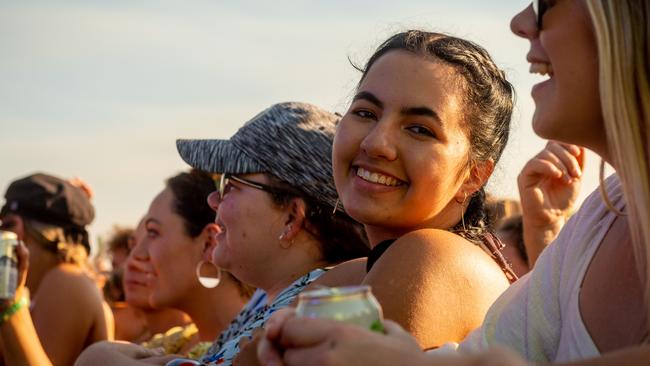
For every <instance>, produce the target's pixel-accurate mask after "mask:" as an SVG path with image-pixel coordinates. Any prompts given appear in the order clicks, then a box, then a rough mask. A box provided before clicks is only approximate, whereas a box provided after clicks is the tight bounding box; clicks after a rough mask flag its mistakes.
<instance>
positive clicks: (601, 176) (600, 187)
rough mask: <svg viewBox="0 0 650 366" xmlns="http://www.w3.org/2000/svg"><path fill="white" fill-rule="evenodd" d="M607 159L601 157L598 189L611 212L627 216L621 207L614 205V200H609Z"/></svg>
mask: <svg viewBox="0 0 650 366" xmlns="http://www.w3.org/2000/svg"><path fill="white" fill-rule="evenodd" d="M604 176H605V160H603V159H602V158H601V159H600V170H599V172H598V191H599V192H600V197H602V199H603V201H604V202H605V206H607V209H608V210H609V211H611V212H613V213H614V214H615V215H616V216H619V217H620V216H625V213H623V212H621V211H620V210H619V209H617V208H616V207H614V205H613V204H612V201H610V200H609V195H607V191H606V190H605V178H604Z"/></svg>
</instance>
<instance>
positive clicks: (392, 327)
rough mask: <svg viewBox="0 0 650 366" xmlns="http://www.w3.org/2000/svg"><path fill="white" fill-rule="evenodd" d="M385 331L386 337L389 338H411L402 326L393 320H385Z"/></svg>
mask: <svg viewBox="0 0 650 366" xmlns="http://www.w3.org/2000/svg"><path fill="white" fill-rule="evenodd" d="M384 331H385V332H386V335H389V336H393V337H407V338H411V335H410V334H409V332H407V331H406V330H404V328H402V326H401V325H399V324H397V323H395V322H394V321H392V320H384Z"/></svg>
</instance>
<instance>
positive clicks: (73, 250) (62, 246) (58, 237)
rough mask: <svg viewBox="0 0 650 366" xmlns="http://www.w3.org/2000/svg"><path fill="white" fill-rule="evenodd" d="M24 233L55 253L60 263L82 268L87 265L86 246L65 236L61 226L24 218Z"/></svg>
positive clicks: (85, 267)
mask: <svg viewBox="0 0 650 366" xmlns="http://www.w3.org/2000/svg"><path fill="white" fill-rule="evenodd" d="M24 223H25V229H26V234H27V235H28V236H30V237H31V239H32V240H34V241H35V242H37V243H38V244H39V245H41V246H43V247H44V248H46V249H47V250H49V251H51V252H53V253H55V254H56V256H57V259H58V260H59V262H61V263H72V264H76V265H78V266H80V267H82V268H84V269H87V266H88V254H87V253H86V248H84V246H83V245H82V244H80V243H72V242H70V240H68V239H67V238H66V235H65V233H64V231H63V229H62V228H60V227H58V226H55V225H49V224H45V223H43V222H40V221H36V220H31V219H30V220H24Z"/></svg>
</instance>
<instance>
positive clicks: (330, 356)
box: [260, 0, 650, 365]
mask: <svg viewBox="0 0 650 366" xmlns="http://www.w3.org/2000/svg"><path fill="white" fill-rule="evenodd" d="M648 24H650V4H649V3H648V1H647V0H563V1H544V0H535V1H534V2H533V4H532V5H531V6H529V7H527V8H526V9H525V10H524V11H522V12H521V13H519V14H518V15H517V16H515V17H514V19H513V20H512V24H511V27H512V30H513V32H514V33H515V34H516V35H518V36H521V37H523V38H526V39H527V40H529V41H530V45H531V48H530V52H529V53H528V60H529V62H530V63H531V71H532V72H533V73H540V74H542V75H547V76H548V79H547V80H546V81H544V82H542V83H540V84H538V85H536V86H535V87H534V88H533V92H532V95H533V99H534V100H535V103H536V111H535V115H534V117H533V128H534V129H535V132H536V133H537V134H538V135H540V136H542V137H544V138H549V139H555V140H559V141H562V142H565V143H573V144H579V145H582V146H585V147H587V148H589V149H591V150H593V151H594V152H596V153H597V154H598V155H600V156H601V158H602V159H603V160H604V161H606V162H608V163H610V164H611V165H612V166H613V167H614V168H615V170H616V174H615V175H613V176H612V177H610V178H608V179H607V180H604V181H603V182H602V183H601V188H600V191H599V192H594V193H593V194H592V195H591V196H590V197H589V198H588V199H587V200H586V201H585V203H584V204H583V206H582V207H581V209H580V210H579V211H578V212H577V213H576V214H575V215H574V216H573V217H572V218H571V219H570V220H569V222H568V223H567V224H566V226H565V227H564V228H563V229H562V231H561V232H560V234H559V236H558V238H557V239H556V240H555V242H554V243H553V244H551V245H550V246H549V247H548V248H547V249H546V250H545V251H544V252H543V253H542V254H541V256H540V257H539V259H538V261H537V264H536V266H535V268H534V269H533V271H532V272H531V274H530V275H528V276H526V277H524V278H522V279H520V280H519V281H518V282H516V283H515V284H514V285H512V286H511V287H510V288H509V289H508V290H506V292H505V293H504V294H503V295H502V296H501V297H500V298H499V299H498V300H497V301H496V303H495V304H494V305H493V306H492V307H491V308H490V310H489V312H488V314H487V316H486V318H485V321H484V323H483V325H482V327H481V328H479V329H478V330H476V331H475V332H473V333H472V335H470V337H469V338H468V339H466V340H465V341H464V342H462V343H461V344H460V346H459V350H460V352H461V353H472V354H474V356H469V357H466V358H459V357H453V358H448V359H447V358H440V356H438V355H435V356H434V355H430V354H425V353H422V352H420V351H419V348H418V347H417V346H416V344H415V342H413V340H412V339H410V337H409V336H408V335H406V333H405V332H404V331H403V330H401V329H400V328H399V327H396V326H394V324H393V323H388V324H387V328H388V330H389V336H384V335H380V334H373V333H370V332H367V331H362V330H360V329H357V328H353V327H345V326H343V325H340V324H337V323H335V322H327V321H316V320H310V321H306V320H303V319H295V318H289V319H288V320H287V317H288V315H289V314H287V313H284V314H282V315H280V316H276V317H275V318H274V319H271V320H270V321H269V323H268V326H267V329H268V330H267V341H266V342H263V343H262V347H260V355H261V356H262V357H261V358H262V360H263V361H264V363H266V364H270V363H272V362H275V364H279V363H281V362H284V363H285V364H289V365H291V364H307V363H306V361H307V360H309V364H323V363H325V362H323V361H324V360H327V361H328V362H327V363H328V364H345V363H346V362H348V363H349V362H350V360H354V362H355V364H373V365H376V364H386V365H388V364H395V363H396V362H397V363H398V364H410V365H417V364H426V365H476V364H499V365H519V364H525V363H526V362H532V363H564V364H570V365H611V364H627V365H648V363H649V361H650V345H649V344H648V330H649V328H650V322H649V319H650V314H649V313H650V303H649V302H648V299H649V298H650V297H649V295H650V271H649V270H648V265H649V264H650V67H649V65H650V54H649V53H648V51H647V50H648V43H649V41H650V40H649V39H648V36H649V34H650V33H649V32H648ZM431 326H432V327H433V326H435V324H431ZM270 341H272V342H273V344H283V345H291V347H290V349H289V350H288V351H286V352H285V353H284V357H283V358H282V359H281V358H280V357H279V356H278V354H277V353H275V352H273V348H272V347H271V344H272V343H271V342H270ZM324 345H328V346H329V347H327V348H325V347H323V346H324ZM499 347H504V348H509V349H510V351H504V350H503V349H504V348H501V349H499ZM316 351H320V352H316ZM479 351H484V353H480V352H479ZM512 351H514V353H512ZM477 352H479V353H477ZM352 357H354V358H352Z"/></svg>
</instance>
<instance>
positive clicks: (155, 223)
mask: <svg viewBox="0 0 650 366" xmlns="http://www.w3.org/2000/svg"><path fill="white" fill-rule="evenodd" d="M174 199H175V198H174V194H173V192H172V191H171V189H169V188H166V189H165V190H163V191H162V192H161V193H160V194H159V195H158V196H157V197H156V198H154V200H153V201H152V202H151V205H150V206H149V212H147V214H146V216H145V218H144V228H145V233H146V235H145V236H144V238H143V239H142V242H141V243H140V244H138V245H141V246H142V247H143V249H144V250H146V251H147V252H148V256H149V259H150V261H151V269H152V271H151V275H150V276H149V278H148V281H147V284H148V285H149V288H150V290H151V293H150V296H149V302H150V303H151V305H152V306H154V307H163V306H174V305H177V304H178V303H180V302H181V301H183V299H185V298H187V294H189V293H191V291H196V290H197V288H198V286H200V285H199V283H198V280H197V278H196V274H195V269H196V265H197V263H199V261H200V260H201V258H202V254H203V249H204V248H205V245H204V244H205V240H203V236H202V235H203V234H201V235H199V236H198V237H196V238H192V237H190V236H189V235H188V234H187V232H186V229H185V226H184V220H183V218H182V217H181V216H180V215H178V214H177V213H176V212H174V210H173V205H174Z"/></svg>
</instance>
